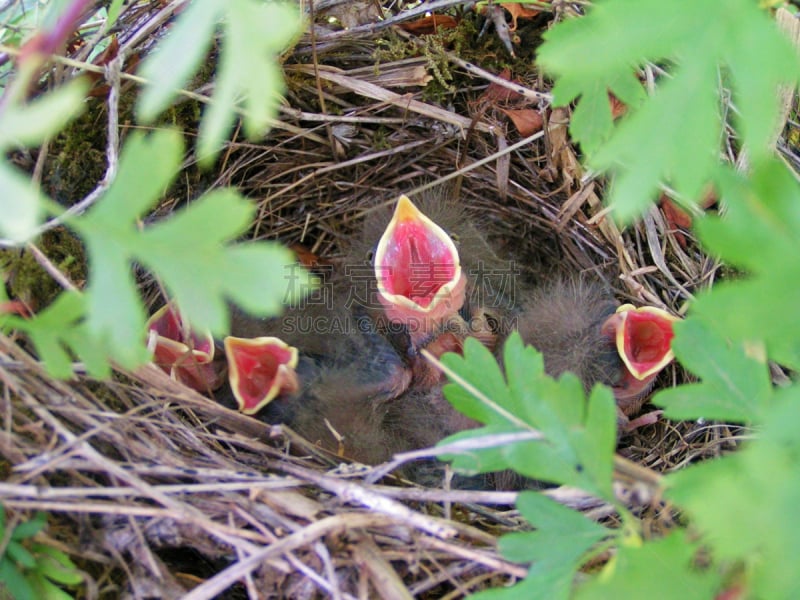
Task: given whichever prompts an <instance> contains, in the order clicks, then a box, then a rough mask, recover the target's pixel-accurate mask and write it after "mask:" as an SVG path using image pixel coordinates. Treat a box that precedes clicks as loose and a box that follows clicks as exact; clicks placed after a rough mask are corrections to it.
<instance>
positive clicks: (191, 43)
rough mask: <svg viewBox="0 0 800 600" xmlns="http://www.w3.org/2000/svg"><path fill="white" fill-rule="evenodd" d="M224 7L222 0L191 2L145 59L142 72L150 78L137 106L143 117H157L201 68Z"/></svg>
mask: <svg viewBox="0 0 800 600" xmlns="http://www.w3.org/2000/svg"><path fill="white" fill-rule="evenodd" d="M223 10H224V3H223V2H221V1H220V0H195V1H194V2H190V3H189V4H188V5H187V6H186V8H185V10H184V11H183V12H182V13H181V14H180V16H179V17H178V18H177V20H176V22H175V24H174V26H173V27H172V29H171V31H170V32H169V35H167V36H166V38H164V39H163V40H162V41H161V42H160V43H159V44H158V46H157V47H156V49H155V50H154V51H153V52H152V53H150V54H149V55H148V56H147V58H145V60H144V61H142V65H141V67H140V68H139V75H140V76H141V77H143V78H144V79H146V80H147V81H148V85H147V86H146V87H145V88H144V90H143V91H142V93H141V95H140V96H139V101H138V104H137V106H136V113H137V115H138V117H139V118H140V119H141V120H142V121H144V122H145V123H151V122H152V121H153V120H155V118H156V117H157V116H158V115H159V114H161V112H162V111H163V110H164V109H165V108H167V106H169V104H170V103H171V102H172V101H173V100H174V99H175V96H176V95H177V93H178V90H180V89H182V88H185V87H186V85H187V83H188V82H189V79H190V78H191V77H192V76H193V75H194V74H195V73H196V72H197V69H199V68H200V65H201V64H202V63H203V61H204V60H205V59H206V55H207V54H208V49H209V48H210V47H211V41H212V39H213V38H212V36H213V34H214V30H215V29H216V27H217V21H218V19H219V17H220V15H221V14H222V11H223Z"/></svg>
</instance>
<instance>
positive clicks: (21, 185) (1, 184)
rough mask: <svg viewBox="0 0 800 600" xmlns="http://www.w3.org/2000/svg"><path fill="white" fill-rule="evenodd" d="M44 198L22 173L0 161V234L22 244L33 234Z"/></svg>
mask: <svg viewBox="0 0 800 600" xmlns="http://www.w3.org/2000/svg"><path fill="white" fill-rule="evenodd" d="M43 202H44V196H43V195H42V194H41V193H40V192H39V190H38V188H36V187H35V186H34V185H33V183H32V182H31V180H30V179H29V178H28V177H27V176H25V175H23V174H22V172H20V171H18V170H17V169H15V168H13V167H11V166H9V165H8V164H7V163H6V162H0V235H2V236H3V237H5V238H8V239H10V240H12V241H14V242H18V243H20V244H21V243H23V242H26V241H27V240H28V239H29V238H30V237H31V236H33V235H34V234H35V233H36V227H37V226H38V225H39V219H40V216H41V212H42V209H41V207H42V204H43Z"/></svg>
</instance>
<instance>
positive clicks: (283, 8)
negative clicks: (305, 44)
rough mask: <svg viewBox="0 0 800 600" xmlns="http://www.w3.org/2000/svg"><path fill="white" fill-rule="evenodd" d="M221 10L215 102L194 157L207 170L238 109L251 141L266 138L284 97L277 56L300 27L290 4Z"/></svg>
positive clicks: (241, 0) (246, 3)
mask: <svg viewBox="0 0 800 600" xmlns="http://www.w3.org/2000/svg"><path fill="white" fill-rule="evenodd" d="M225 9H226V18H225V21H224V28H225V42H224V44H223V47H222V50H221V52H220V61H219V67H218V71H219V72H218V75H217V80H216V84H215V92H214V102H213V103H211V104H210V105H209V106H208V107H207V109H206V112H205V113H204V115H203V121H202V123H201V125H200V133H199V138H198V142H197V154H198V156H199V157H200V161H201V163H205V164H210V162H211V161H212V160H213V158H214V157H215V156H216V155H217V153H218V152H219V149H220V148H221V145H222V142H223V140H224V139H226V138H227V136H228V135H229V134H230V130H231V127H232V125H233V122H234V112H235V109H236V108H237V106H238V105H240V104H243V108H244V130H245V133H246V135H247V136H248V137H249V138H251V139H254V138H256V137H258V136H261V135H263V134H264V133H265V132H266V130H267V127H268V125H269V123H270V121H271V120H272V119H273V118H274V116H275V113H276V111H277V106H278V101H279V99H280V96H279V95H280V94H281V92H282V91H283V77H282V74H281V71H280V69H278V67H277V65H276V60H275V54H276V53H277V52H279V51H280V50H282V49H283V48H284V47H285V46H286V45H287V44H289V42H290V41H291V40H292V38H293V37H294V36H295V35H297V33H298V32H299V28H300V22H301V21H300V15H299V13H298V11H297V7H296V6H294V5H293V4H291V3H288V2H270V3H261V2H255V1H253V0H238V1H237V2H228V3H226V4H225Z"/></svg>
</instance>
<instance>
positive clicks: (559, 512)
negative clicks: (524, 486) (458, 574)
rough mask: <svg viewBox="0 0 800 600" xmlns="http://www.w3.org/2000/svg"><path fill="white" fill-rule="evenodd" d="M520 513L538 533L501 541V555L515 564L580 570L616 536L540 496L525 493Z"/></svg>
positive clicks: (518, 535) (512, 535)
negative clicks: (588, 557) (583, 561)
mask: <svg viewBox="0 0 800 600" xmlns="http://www.w3.org/2000/svg"><path fill="white" fill-rule="evenodd" d="M517 510H519V511H520V513H521V514H522V516H523V517H525V519H526V520H527V521H528V522H529V523H530V524H531V525H532V526H533V527H534V528H535V531H528V532H524V533H510V534H507V535H504V536H503V537H502V538H500V543H499V545H500V552H501V553H502V554H503V556H504V557H505V558H507V559H508V560H511V561H514V562H540V563H543V565H548V566H555V565H558V564H568V565H573V566H576V567H577V566H578V565H579V563H580V561H581V558H582V557H583V556H584V555H586V553H587V552H589V550H591V549H592V548H593V547H594V546H595V545H596V544H597V543H598V542H600V541H601V540H603V539H604V538H607V537H610V536H613V535H616V532H614V531H612V530H610V529H607V528H605V527H603V526H602V525H600V524H598V523H595V522H594V521H592V520H590V519H588V518H586V517H585V516H584V515H582V514H581V513H579V512H577V511H574V510H572V509H571V508H567V507H566V506H562V505H561V504H559V503H558V502H556V501H555V500H551V499H550V498H548V497H547V496H544V495H542V494H540V493H537V492H522V493H521V494H520V495H519V498H518V499H517Z"/></svg>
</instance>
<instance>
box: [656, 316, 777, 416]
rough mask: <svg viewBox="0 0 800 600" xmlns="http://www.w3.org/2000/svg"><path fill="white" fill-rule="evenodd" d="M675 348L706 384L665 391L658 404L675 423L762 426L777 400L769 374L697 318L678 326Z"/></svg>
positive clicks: (686, 365) (675, 329) (673, 344)
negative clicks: (701, 421) (770, 405)
mask: <svg viewBox="0 0 800 600" xmlns="http://www.w3.org/2000/svg"><path fill="white" fill-rule="evenodd" d="M674 331H675V338H674V339H673V341H672V349H673V351H674V352H675V356H676V358H677V359H678V360H679V361H680V363H681V364H683V365H684V366H685V367H686V368H687V369H689V370H690V371H691V372H692V373H694V374H695V375H697V376H698V377H700V378H701V380H702V382H701V383H696V384H687V385H681V386H678V387H675V388H670V389H665V390H662V391H660V392H659V393H658V394H656V396H655V397H654V398H653V403H654V404H656V405H657V406H661V407H663V408H664V414H665V415H666V416H667V417H669V418H671V419H697V418H700V417H705V418H706V419H714V420H720V421H726V422H738V423H754V422H759V421H760V420H761V419H762V418H763V415H764V411H765V409H766V408H767V406H768V403H769V401H770V399H771V397H772V384H771V382H770V377H769V369H768V368H767V365H766V364H765V363H764V362H763V361H758V360H755V359H754V358H750V357H748V356H747V355H746V354H745V350H744V348H743V347H742V345H741V344H731V343H729V342H727V341H726V340H724V339H723V338H721V337H720V336H719V335H718V334H717V333H715V332H714V331H712V330H711V329H710V328H709V327H707V326H706V325H704V324H703V322H702V321H701V320H699V319H696V318H689V319H687V320H685V321H682V322H678V323H675V325H674Z"/></svg>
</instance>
